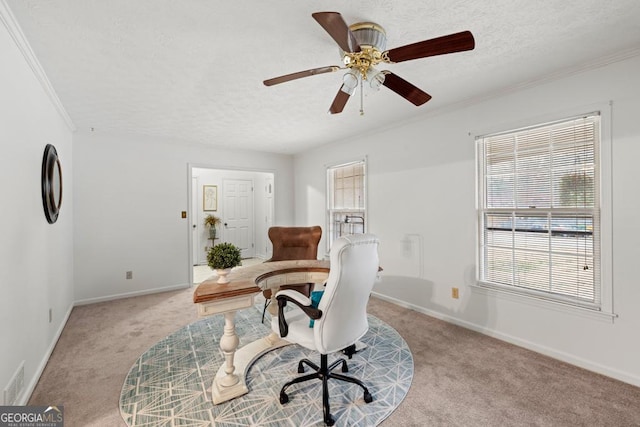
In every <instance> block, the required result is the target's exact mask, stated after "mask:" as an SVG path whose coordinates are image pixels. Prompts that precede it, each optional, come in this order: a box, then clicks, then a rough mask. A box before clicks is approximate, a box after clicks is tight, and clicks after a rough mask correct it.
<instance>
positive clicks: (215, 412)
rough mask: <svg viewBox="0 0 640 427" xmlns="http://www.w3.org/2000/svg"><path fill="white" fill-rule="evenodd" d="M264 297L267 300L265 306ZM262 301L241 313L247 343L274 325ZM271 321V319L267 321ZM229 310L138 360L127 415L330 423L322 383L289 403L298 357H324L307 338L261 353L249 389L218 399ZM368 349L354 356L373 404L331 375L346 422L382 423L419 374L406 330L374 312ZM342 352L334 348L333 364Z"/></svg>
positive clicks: (335, 410)
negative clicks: (216, 382)
mask: <svg viewBox="0 0 640 427" xmlns="http://www.w3.org/2000/svg"><path fill="white" fill-rule="evenodd" d="M261 305H262V304H260V306H261ZM261 315H262V310H261V307H258V306H256V307H252V308H249V309H246V310H240V311H238V312H237V313H236V317H235V320H236V333H237V335H238V337H239V338H240V345H239V348H240V347H242V346H243V345H246V344H247V343H250V342H252V341H254V340H256V339H258V338H261V337H264V336H266V335H267V334H269V333H270V332H271V330H270V328H268V327H267V326H266V325H264V324H262V323H261V322H260V317H261ZM265 323H266V324H271V322H270V320H268V321H266V322H265ZM223 326H224V317H223V316H219V315H218V316H209V317H205V318H203V319H201V320H198V321H196V322H194V323H192V324H190V325H187V326H185V327H184V328H182V329H179V330H178V331H176V332H174V333H173V334H171V335H169V336H167V337H166V338H164V339H162V340H161V341H159V342H158V343H156V344H155V345H154V346H153V347H151V348H150V349H149V350H147V351H146V352H145V353H144V354H142V355H141V356H140V357H139V358H138V360H137V361H136V362H135V364H134V365H133V366H132V367H131V369H130V371H129V373H128V375H127V377H126V379H125V381H124V385H123V387H122V392H121V394H120V414H121V415H122V418H123V419H124V421H125V422H126V423H127V425H129V426H132V427H141V426H148V427H156V426H174V425H175V426H202V427H204V426H215V427H223V426H224V427H227V426H234V427H237V426H272V427H281V426H291V427H300V426H323V425H324V421H323V414H322V382H321V381H309V382H305V383H303V384H298V385H294V386H292V387H291V388H289V392H288V394H289V402H288V403H287V404H285V405H281V404H280V401H279V393H280V388H281V387H282V385H283V384H284V383H285V382H287V381H289V380H290V379H292V378H295V377H297V376H298V375H300V374H298V371H297V365H298V361H299V360H300V359H302V358H308V359H310V360H311V361H313V362H315V363H317V364H319V363H320V355H319V353H317V352H314V351H311V350H308V349H306V348H304V347H301V346H299V345H288V346H284V347H280V348H277V349H274V350H271V351H270V352H268V353H266V354H264V355H262V356H261V357H260V358H258V359H257V360H256V361H255V362H254V363H253V365H251V367H250V368H249V370H248V372H247V386H248V388H249V393H248V394H245V395H243V396H240V397H237V398H235V399H233V400H230V401H228V402H224V403H221V404H219V405H214V404H213V403H212V401H211V384H212V382H213V378H214V376H215V375H216V373H217V372H218V368H219V367H220V366H221V365H222V364H223V363H224V357H223V355H222V352H221V350H220V347H219V339H220V336H221V334H222V330H223ZM360 341H361V342H363V343H364V344H366V348H364V349H363V350H361V351H359V352H358V353H356V354H355V355H354V356H353V358H352V359H346V360H347V364H348V367H349V373H348V375H350V376H354V377H356V378H359V379H361V380H362V381H363V382H364V383H365V384H366V386H367V388H368V389H369V392H370V393H371V394H372V396H373V402H371V403H368V404H367V403H365V402H364V400H363V395H362V390H361V389H360V387H358V386H357V385H355V384H350V383H344V382H342V381H329V384H330V388H329V396H330V401H329V402H330V406H331V414H332V415H333V417H334V419H335V420H336V425H338V426H375V425H378V424H379V423H381V422H382V421H383V420H384V419H385V418H387V417H388V416H389V415H390V414H391V413H392V412H393V411H394V409H396V408H397V407H398V405H399V404H400V402H401V401H402V400H403V399H404V397H405V396H406V394H407V392H408V391H409V387H410V386H411V380H412V378H413V357H412V355H411V351H410V350H409V347H408V346H407V343H406V342H405V341H404V339H402V337H401V336H400V335H399V334H398V332H397V331H396V330H395V329H393V328H392V327H391V326H389V325H388V324H386V323H385V322H383V321H381V320H380V319H378V318H376V317H374V316H371V315H369V331H368V332H367V334H366V335H365V336H364V337H363V338H362V339H361V340H360ZM338 357H340V354H339V353H336V354H332V355H329V363H331V362H332V361H333V360H335V359H336V358H338Z"/></svg>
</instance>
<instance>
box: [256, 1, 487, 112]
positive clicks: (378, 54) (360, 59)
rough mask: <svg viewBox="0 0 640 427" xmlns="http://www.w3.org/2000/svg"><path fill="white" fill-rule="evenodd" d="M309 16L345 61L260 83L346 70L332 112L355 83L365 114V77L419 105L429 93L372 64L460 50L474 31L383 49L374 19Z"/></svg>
mask: <svg viewBox="0 0 640 427" xmlns="http://www.w3.org/2000/svg"><path fill="white" fill-rule="evenodd" d="M311 16H312V17H313V18H314V19H315V20H316V21H317V22H318V24H320V26H322V28H324V29H325V31H326V32H327V33H328V34H329V35H330V36H331V37H332V38H333V40H334V41H335V42H336V43H337V44H338V46H339V47H340V53H341V57H342V63H343V64H344V65H343V66H337V65H334V66H328V67H321V68H314V69H311V70H306V71H299V72H297V73H292V74H286V75H283V76H280V77H275V78H272V79H268V80H265V81H264V82H263V83H264V84H265V86H273V85H275V84H280V83H284V82H288V81H291V80H296V79H299V78H303V77H309V76H314V75H316V74H324V73H330V72H335V71H338V70H347V72H346V73H345V74H344V75H343V83H342V86H341V87H340V89H339V90H338V93H337V94H336V97H335V98H334V100H333V103H332V104H331V107H330V108H329V112H330V113H331V114H336V113H341V112H342V110H343V109H344V106H345V105H346V104H347V101H348V100H349V98H350V97H351V95H353V94H354V93H355V91H356V88H357V87H358V85H359V86H360V114H364V109H363V103H364V100H363V86H364V85H363V82H364V81H368V82H369V86H370V87H371V88H372V89H374V90H378V89H380V87H381V86H385V87H387V88H388V89H390V90H391V91H393V92H395V93H397V94H398V95H400V96H401V97H403V98H405V99H406V100H407V101H409V102H411V103H412V104H414V105H416V106H420V105H422V104H424V103H425V102H427V101H429V100H430V99H431V95H429V94H428V93H426V92H424V91H422V90H421V89H419V88H417V87H416V86H414V85H413V84H411V83H409V82H408V81H406V80H404V79H402V78H401V77H398V76H397V75H395V74H394V73H392V72H391V71H388V70H383V71H378V70H377V69H376V68H375V66H376V65H378V64H380V63H387V64H393V63H395V62H403V61H409V60H412V59H419V58H426V57H429V56H436V55H444V54H448V53H454V52H462V51H466V50H472V49H473V48H474V47H475V40H474V38H473V34H471V32H469V31H463V32H460V33H455V34H450V35H447V36H442V37H438V38H435V39H430V40H424V41H421V42H417V43H412V44H409V45H406V46H401V47H397V48H394V49H390V50H385V49H386V45H387V34H386V32H385V30H384V28H382V27H381V26H380V25H378V24H376V23H374V22H358V23H355V24H352V25H350V26H347V24H346V23H345V21H344V19H342V15H340V14H339V13H338V12H316V13H313V14H312V15H311Z"/></svg>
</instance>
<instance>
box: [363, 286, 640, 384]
mask: <svg viewBox="0 0 640 427" xmlns="http://www.w3.org/2000/svg"><path fill="white" fill-rule="evenodd" d="M372 295H374V296H375V297H377V298H380V299H381V300H385V301H388V302H390V303H393V304H395V305H398V306H400V307H405V308H408V309H410V310H414V311H417V312H419V313H423V314H426V315H428V316H431V317H435V318H436V319H440V320H444V321H445V322H448V323H452V324H454V325H458V326H461V327H463V328H466V329H471V330H472V331H476V332H480V333H481V334H484V335H487V336H490V337H493V338H497V339H499V340H502V341H505V342H508V343H510V344H514V345H517V346H518V347H523V348H526V349H528V350H531V351H535V352H536V353H540V354H544V355H545V356H549V357H552V358H554V359H558V360H561V361H563V362H566V363H569V364H571V365H574V366H578V367H580V368H583V369H586V370H588V371H592V372H596V373H598V374H602V375H605V376H607V377H611V378H614V379H617V380H619V381H622V382H625V383H628V384H631V385H634V386H636V387H640V377H638V376H636V375H632V374H629V373H628V372H624V371H620V370H618V369H614V368H611V367H609V366H605V365H602V364H599V363H594V362H592V361H590V360H587V359H584V358H581V357H578V356H575V355H573V354H569V353H565V352H562V351H558V350H555V349H553V348H550V347H546V346H543V345H539V344H536V343H534V342H531V341H527V340H523V339H521V338H517V337H514V336H513V335H509V334H505V333H503V332H499V331H496V330H494V329H490V328H487V327H486V326H480V325H477V324H475V323H471V322H468V321H466V320H462V319H458V318H456V317H453V316H449V315H447V314H444V313H440V312H439V311H435V310H430V309H427V308H424V307H420V306H417V305H414V304H411V303H408V302H406V301H402V300H399V299H397V298H393V297H389V296H387V295H383V294H380V293H378V292H372Z"/></svg>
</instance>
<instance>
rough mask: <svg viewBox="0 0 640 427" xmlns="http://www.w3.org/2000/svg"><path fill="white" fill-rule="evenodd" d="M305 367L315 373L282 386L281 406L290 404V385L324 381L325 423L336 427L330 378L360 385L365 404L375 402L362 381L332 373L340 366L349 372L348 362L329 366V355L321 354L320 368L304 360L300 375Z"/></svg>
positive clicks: (342, 361) (338, 361) (301, 364)
mask: <svg viewBox="0 0 640 427" xmlns="http://www.w3.org/2000/svg"><path fill="white" fill-rule="evenodd" d="M304 365H307V366H309V367H310V368H311V369H313V370H314V371H315V372H313V373H311V374H308V375H304V376H302V377H298V378H295V379H293V380H291V381H289V382H288V383H286V384H285V385H284V386H282V389H281V390H280V403H281V404H283V405H284V404H285V403H287V402H289V396H288V395H287V393H285V390H286V389H287V387H289V386H290V385H293V384H297V383H301V382H304V381H309V380H313V379H319V380H322V408H323V411H324V422H325V424H327V425H328V426H332V425H334V424H335V422H336V421H335V420H334V419H333V417H332V416H331V410H330V407H329V384H328V381H329V379H330V378H333V379H336V380H340V381H346V382H350V383H353V384H357V385H359V386H360V387H361V388H362V389H363V390H364V396H363V397H364V401H365V403H371V402H373V396H371V393H369V389H367V387H365V385H364V384H363V383H362V381H360V380H357V379H355V378H352V377H348V376H346V375H342V374H336V373H333V372H331V371H332V370H333V369H335V368H337V367H338V365H342V367H341V370H342V372H349V368H348V367H347V362H346V360H344V359H342V358H340V359H338V360H336V361H335V362H333V363H332V364H331V365H330V366H327V355H326V354H321V355H320V366H318V365H316V364H315V363H313V362H311V361H310V360H309V359H302V360H301V361H300V362H299V363H298V373H299V374H302V373H304Z"/></svg>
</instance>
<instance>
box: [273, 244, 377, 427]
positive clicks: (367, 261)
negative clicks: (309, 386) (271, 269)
mask: <svg viewBox="0 0 640 427" xmlns="http://www.w3.org/2000/svg"><path fill="white" fill-rule="evenodd" d="M330 256H331V269H330V271H329V278H328V279H327V283H326V287H325V289H324V294H323V295H322V298H321V299H320V302H319V304H318V307H317V308H314V307H313V306H312V304H311V300H310V299H309V298H307V297H306V296H304V295H302V294H301V293H299V292H296V291H293V290H282V291H280V292H278V293H277V294H276V299H277V301H278V317H277V318H276V317H274V318H273V319H272V321H271V328H272V329H273V331H274V332H276V333H278V334H280V336H281V337H282V338H284V339H286V340H287V341H290V342H292V343H296V344H300V345H301V346H303V347H306V348H308V349H311V350H316V351H318V352H319V353H320V366H318V365H316V364H314V363H312V362H311V361H309V360H308V359H303V360H301V361H300V362H299V363H298V373H304V365H307V366H309V367H311V368H312V369H313V370H314V371H315V372H313V373H311V374H307V375H303V376H301V377H298V378H295V379H293V380H292V381H289V382H288V383H286V384H285V385H284V386H283V387H282V389H281V390H280V403H282V404H285V403H287V402H288V401H289V396H288V395H287V393H285V390H286V389H287V388H288V387H289V386H291V385H293V384H296V383H300V382H303V381H308V380H312V379H320V380H322V406H323V409H324V421H325V423H326V424H327V425H329V426H332V425H333V424H334V423H335V420H334V419H333V417H332V416H331V413H330V407H329V388H328V384H327V381H328V380H329V379H330V378H333V379H337V380H341V381H348V382H350V383H354V384H357V385H359V386H360V387H362V389H363V390H364V401H365V402H366V403H370V402H371V401H373V397H372V396H371V393H369V390H368V389H367V387H365V385H364V384H363V383H362V382H361V381H359V380H357V379H355V378H352V377H348V376H346V375H342V374H338V373H333V372H331V371H332V370H333V369H335V368H336V367H338V366H339V365H342V372H348V367H347V362H346V361H345V360H344V359H343V358H340V359H338V360H336V361H335V362H333V363H332V364H331V365H327V355H328V354H329V353H333V352H337V351H340V350H343V351H345V353H347V354H349V358H351V354H352V353H353V351H354V349H355V343H356V342H357V341H358V340H359V339H360V338H362V337H363V336H364V334H365V333H366V332H367V330H368V329H369V322H368V321H367V303H368V301H369V294H370V293H371V289H372V288H373V284H374V282H375V280H376V276H377V274H378V264H379V263H378V239H377V238H376V237H375V236H374V235H372V234H357V235H349V236H344V237H340V238H339V239H337V240H336V241H334V242H333V246H332V248H331V254H330ZM287 303H291V304H289V305H290V306H293V309H285V306H287ZM296 306H297V307H296ZM309 319H314V324H313V327H310V323H309Z"/></svg>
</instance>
